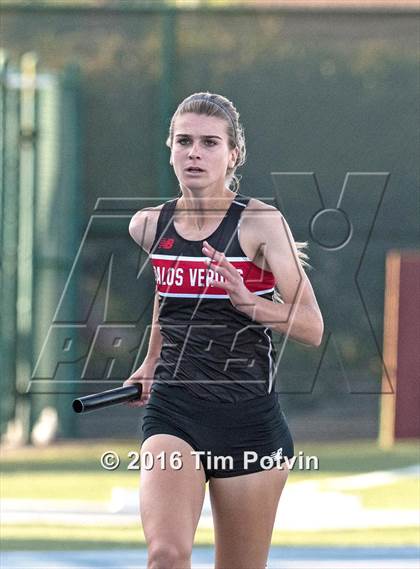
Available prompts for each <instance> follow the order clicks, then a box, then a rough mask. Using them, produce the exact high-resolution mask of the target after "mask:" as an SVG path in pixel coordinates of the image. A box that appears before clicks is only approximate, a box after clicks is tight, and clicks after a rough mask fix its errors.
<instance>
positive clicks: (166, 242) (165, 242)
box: [159, 237, 175, 249]
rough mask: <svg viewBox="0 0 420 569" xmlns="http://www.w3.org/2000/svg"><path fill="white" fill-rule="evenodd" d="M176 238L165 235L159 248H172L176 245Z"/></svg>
mask: <svg viewBox="0 0 420 569" xmlns="http://www.w3.org/2000/svg"><path fill="white" fill-rule="evenodd" d="M174 243H175V239H169V238H168V237H165V238H163V239H161V240H160V241H159V249H172V247H173V246H174Z"/></svg>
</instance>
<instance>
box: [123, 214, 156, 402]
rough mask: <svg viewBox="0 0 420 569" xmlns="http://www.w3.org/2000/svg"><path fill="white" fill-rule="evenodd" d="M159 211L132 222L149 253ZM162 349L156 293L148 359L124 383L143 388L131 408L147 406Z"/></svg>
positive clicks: (133, 234) (136, 238) (138, 240)
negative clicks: (139, 384)
mask: <svg viewBox="0 0 420 569" xmlns="http://www.w3.org/2000/svg"><path fill="white" fill-rule="evenodd" d="M159 210H160V208H152V209H151V210H141V211H139V212H137V213H136V214H135V215H134V216H133V218H132V220H131V222H130V226H129V232H130V235H131V237H132V238H133V239H134V241H136V243H138V245H140V247H142V249H144V250H145V251H146V252H147V253H149V252H150V249H151V248H152V245H153V240H154V238H155V234H156V220H157V217H158V214H159ZM161 348H162V335H161V333H160V326H159V293H158V292H157V291H156V293H155V299H154V304H153V316H152V325H151V331H150V338H149V346H148V350H147V354H146V357H145V358H144V360H143V363H142V364H141V366H140V367H139V368H138V369H137V370H136V371H135V372H134V373H133V374H132V375H131V376H130V377H129V378H128V379H127V380H126V381H125V382H124V383H123V385H124V386H127V385H133V384H135V383H141V384H142V386H143V389H142V396H141V399H140V400H139V401H131V402H129V403H127V405H128V406H129V407H143V406H144V405H146V404H147V402H148V400H149V398H150V389H151V387H152V383H153V381H154V372H155V368H156V365H157V362H158V359H159V357H160V351H161Z"/></svg>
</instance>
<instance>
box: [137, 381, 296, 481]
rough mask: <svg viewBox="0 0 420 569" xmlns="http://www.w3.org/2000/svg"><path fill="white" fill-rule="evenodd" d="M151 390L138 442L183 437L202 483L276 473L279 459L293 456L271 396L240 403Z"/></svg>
mask: <svg viewBox="0 0 420 569" xmlns="http://www.w3.org/2000/svg"><path fill="white" fill-rule="evenodd" d="M154 387H157V388H158V389H152V393H151V396H150V399H149V402H148V404H147V405H146V408H145V415H144V419H143V426H142V430H143V441H145V440H146V439H147V438H148V437H151V436H152V435H157V434H167V435H174V436H176V437H179V438H181V439H183V440H184V441H186V442H187V443H188V444H189V445H190V446H191V447H192V451H196V452H197V454H194V460H195V463H197V464H198V467H199V465H200V462H201V464H202V465H203V467H204V471H205V474H206V482H207V481H208V480H209V478H210V477H212V476H213V477H215V478H227V477H231V476H241V475H244V474H251V473H253V472H260V471H262V470H269V469H271V468H279V469H281V468H282V466H281V465H282V464H283V463H284V457H288V458H289V459H291V458H292V457H293V454H294V447H293V440H292V437H291V434H290V431H289V427H288V425H287V422H286V419H285V416H284V414H283V412H282V410H281V408H280V405H279V402H278V398H277V394H276V393H275V392H272V393H270V394H267V395H265V396H262V397H257V398H254V399H251V400H249V401H244V402H240V403H215V402H212V401H206V400H204V399H201V398H198V397H197V396H195V395H194V394H191V392H190V391H189V390H188V389H187V388H184V387H181V386H175V385H173V384H172V385H170V384H166V385H165V384H163V383H160V384H159V385H158V386H154ZM192 451H191V452H192ZM198 451H201V453H200V454H198ZM181 460H182V457H181Z"/></svg>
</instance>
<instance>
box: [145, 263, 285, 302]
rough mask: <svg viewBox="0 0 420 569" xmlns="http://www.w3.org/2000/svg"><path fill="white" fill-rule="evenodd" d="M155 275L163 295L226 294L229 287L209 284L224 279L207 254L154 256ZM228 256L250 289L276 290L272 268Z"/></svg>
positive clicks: (255, 290) (259, 290) (261, 290)
mask: <svg viewBox="0 0 420 569" xmlns="http://www.w3.org/2000/svg"><path fill="white" fill-rule="evenodd" d="M150 257H151V262H152V266H153V272H154V274H155V280H156V286H157V290H158V291H159V292H160V293H162V294H175V295H176V296H179V297H182V296H184V295H185V296H187V295H188V296H190V295H202V294H204V295H207V294H211V295H212V296H213V295H214V296H215V297H217V296H226V290H225V289H224V288H221V287H218V286H217V284H215V285H209V281H211V280H215V281H223V280H224V279H223V277H222V276H221V275H218V274H217V273H216V272H215V271H214V270H213V269H212V268H211V267H209V266H208V264H207V263H206V261H205V259H206V258H205V257H201V258H200V257H198V258H197V259H193V258H192V257H186V258H184V259H183V257H182V256H180V257H174V256H166V255H150ZM227 259H228V260H229V261H230V263H231V264H232V265H233V266H234V267H235V268H236V269H237V271H238V272H239V274H240V275H241V276H242V278H243V281H244V283H245V286H246V287H247V289H248V290H250V291H251V292H253V293H256V294H258V293H259V292H263V291H265V292H267V291H269V290H271V289H273V287H274V285H275V279H274V275H273V273H271V272H270V271H263V270H262V269H260V267H257V265H254V263H253V262H252V261H250V260H249V259H247V258H243V259H242V258H238V257H233V258H231V259H232V260H231V259H230V258H229V257H227Z"/></svg>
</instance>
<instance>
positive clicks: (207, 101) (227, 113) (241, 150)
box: [166, 91, 311, 302]
mask: <svg viewBox="0 0 420 569" xmlns="http://www.w3.org/2000/svg"><path fill="white" fill-rule="evenodd" d="M186 113H195V114H196V115H206V116H209V117H217V118H220V119H223V120H224V121H225V122H226V129H227V135H228V144H229V148H230V149H231V150H233V149H234V148H237V149H238V156H237V158H236V162H235V164H234V166H233V167H232V168H229V167H228V169H227V170H226V181H227V183H228V188H230V189H231V190H232V191H233V192H235V193H238V191H239V183H240V179H241V176H240V175H237V174H236V170H237V169H238V168H239V167H240V166H243V165H244V164H245V160H246V145H245V132H244V128H243V126H242V124H241V123H240V122H239V116H240V115H239V112H238V110H237V109H236V107H235V105H234V104H233V103H232V101H229V99H227V98H226V97H223V95H218V94H215V93H209V92H208V91H202V92H199V93H193V94H192V95H189V96H188V97H187V98H186V99H184V100H183V101H182V102H181V103H180V104H179V105H178V107H177V109H176V111H175V113H174V114H173V116H172V119H171V123H170V126H169V134H168V138H167V139H166V146H168V147H169V148H171V149H172V144H173V139H174V125H175V120H176V119H177V117H178V116H180V115H184V114H186ZM295 245H296V248H297V254H298V258H299V261H300V264H301V266H302V267H303V268H305V267H308V268H309V267H311V266H310V264H309V263H308V262H307V260H308V259H309V257H308V255H307V253H305V252H304V251H303V249H305V248H306V247H307V246H308V243H307V242H306V241H297V242H295ZM273 300H274V302H283V301H282V299H281V295H280V293H279V291H278V290H277V289H274V293H273Z"/></svg>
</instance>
